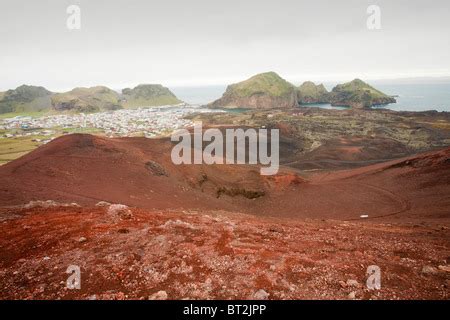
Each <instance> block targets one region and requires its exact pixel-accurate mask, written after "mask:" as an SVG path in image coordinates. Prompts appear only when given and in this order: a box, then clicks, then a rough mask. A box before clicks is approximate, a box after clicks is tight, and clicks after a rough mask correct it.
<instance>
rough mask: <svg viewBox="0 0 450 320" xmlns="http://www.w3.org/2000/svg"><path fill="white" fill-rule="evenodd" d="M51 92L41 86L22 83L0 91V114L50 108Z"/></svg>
mask: <svg viewBox="0 0 450 320" xmlns="http://www.w3.org/2000/svg"><path fill="white" fill-rule="evenodd" d="M51 96H52V93H51V92H50V91H48V90H47V89H45V88H43V87H36V86H27V85H22V86H20V87H17V88H16V89H14V90H8V91H6V92H2V93H0V114H1V113H9V112H30V111H42V110H48V109H49V108H50V98H51Z"/></svg>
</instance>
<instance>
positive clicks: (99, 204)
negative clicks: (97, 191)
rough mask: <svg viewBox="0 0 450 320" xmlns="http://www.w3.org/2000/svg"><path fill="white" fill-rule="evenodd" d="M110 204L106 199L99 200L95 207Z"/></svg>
mask: <svg viewBox="0 0 450 320" xmlns="http://www.w3.org/2000/svg"><path fill="white" fill-rule="evenodd" d="M110 205H111V203H109V202H106V201H100V202H97V203H96V204H95V206H96V207H108V206H110Z"/></svg>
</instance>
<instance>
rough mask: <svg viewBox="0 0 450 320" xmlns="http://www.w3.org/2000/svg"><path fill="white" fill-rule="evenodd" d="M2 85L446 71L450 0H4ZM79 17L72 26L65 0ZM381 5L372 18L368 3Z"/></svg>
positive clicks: (60, 86)
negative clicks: (377, 22)
mask: <svg viewBox="0 0 450 320" xmlns="http://www.w3.org/2000/svg"><path fill="white" fill-rule="evenodd" d="M0 4H1V7H0V8H1V9H0V75H1V77H0V91H2V90H5V89H9V88H15V87H17V86H18V85H20V84H23V83H26V84H34V85H42V86H45V87H47V88H48V89H49V90H53V91H59V90H66V89H71V88H72V87H75V86H92V85H98V84H103V85H107V86H109V87H112V88H115V89H118V88H123V87H126V86H134V85H137V84H139V83H162V84H164V85H168V86H178V85H208V84H224V83H230V82H235V81H239V80H242V79H245V78H247V77H249V76H251V75H253V74H255V73H259V72H264V71H271V70H272V71H276V72H278V73H279V74H280V75H281V76H283V77H284V78H286V79H287V80H290V81H292V82H299V81H302V80H309V79H310V80H315V81H320V80H321V81H333V80H350V79H352V78H354V77H360V78H363V79H378V78H397V77H410V76H449V75H450V41H448V37H449V35H450V2H449V1H448V0H433V1H430V0H339V1H337V0H327V1H324V0H314V1H312V0H307V1H303V0H276V1H275V0H272V1H265V0H220V1H219V0H177V1H175V0H160V1H153V0H119V1H111V0H109V1H107V0H47V1H45V0H28V1H24V0H11V1H7V0H0ZM71 4H76V5H79V7H80V8H81V29H80V30H69V29H68V28H67V27H66V20H67V17H68V14H67V13H66V9H67V7H68V6H69V5H71ZM371 4H376V5H378V6H380V8H381V27H382V28H381V30H368V29H367V27H366V20H367V17H368V14H367V12H366V10H367V7H368V6H369V5H371Z"/></svg>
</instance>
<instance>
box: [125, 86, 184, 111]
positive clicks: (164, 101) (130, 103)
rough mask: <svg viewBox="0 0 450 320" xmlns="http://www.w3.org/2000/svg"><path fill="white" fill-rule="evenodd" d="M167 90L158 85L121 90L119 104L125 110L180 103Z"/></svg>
mask: <svg viewBox="0 0 450 320" xmlns="http://www.w3.org/2000/svg"><path fill="white" fill-rule="evenodd" d="M181 102H182V101H181V100H179V99H178V98H177V97H176V96H175V95H174V94H173V93H172V92H171V91H170V90H169V89H168V88H166V87H163V86H162V85H160V84H140V85H138V86H137V87H135V88H133V89H130V88H126V89H123V90H122V97H121V103H122V105H123V106H124V107H125V108H135V107H144V106H162V105H173V104H178V103H181Z"/></svg>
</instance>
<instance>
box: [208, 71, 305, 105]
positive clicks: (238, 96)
mask: <svg viewBox="0 0 450 320" xmlns="http://www.w3.org/2000/svg"><path fill="white" fill-rule="evenodd" d="M296 105H297V92H296V88H295V86H294V85H292V84H291V83H289V82H287V81H286V80H284V79H283V78H281V77H280V76H279V75H278V74H276V73H275V72H266V73H260V74H257V75H255V76H253V77H251V78H250V79H247V80H245V81H242V82H239V83H235V84H232V85H229V86H228V87H227V89H226V91H225V93H224V94H223V96H222V97H221V98H220V99H218V100H216V101H214V102H212V103H210V104H209V105H208V106H209V107H212V108H253V109H270V108H292V107H295V106H296Z"/></svg>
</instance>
